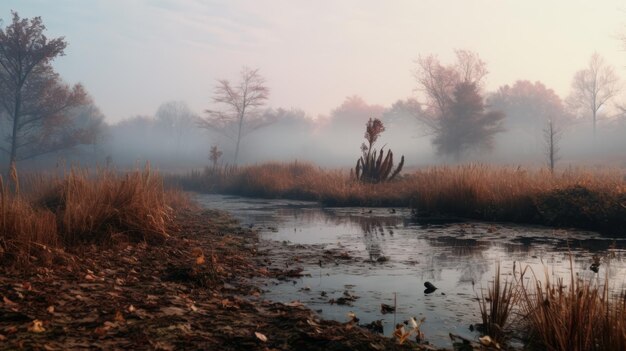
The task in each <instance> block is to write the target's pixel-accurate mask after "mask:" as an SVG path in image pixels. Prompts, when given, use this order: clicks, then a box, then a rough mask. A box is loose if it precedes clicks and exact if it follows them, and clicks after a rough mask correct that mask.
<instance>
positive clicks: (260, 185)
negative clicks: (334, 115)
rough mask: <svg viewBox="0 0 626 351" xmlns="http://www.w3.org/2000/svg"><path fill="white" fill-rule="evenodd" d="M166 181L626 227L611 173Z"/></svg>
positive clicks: (624, 205)
mask: <svg viewBox="0 0 626 351" xmlns="http://www.w3.org/2000/svg"><path fill="white" fill-rule="evenodd" d="M172 181H176V182H178V184H180V185H181V186H182V187H183V188H185V189H189V190H195V191H205V192H220V193H229V194H236V195H244V196H254V197H268V198H274V197H281V198H292V199H302V200H314V201H320V202H322V203H324V204H326V205H331V206H411V207H413V208H415V209H416V210H417V211H418V214H419V215H430V214H444V215H454V216H462V217H469V218H477V219H485V220H498V221H514V222H527V223H541V224H548V225H557V226H573V227H583V228H590V229H596V230H607V231H613V232H623V231H624V230H626V181H625V180H624V177H623V175H622V174H620V172H618V171H605V172H602V173H599V172H589V171H584V170H567V171H565V172H563V173H559V174H551V173H550V172H549V171H547V170H536V171H528V170H524V169H521V168H507V167H494V166H486V165H464V166H455V167H446V166H443V167H431V168H427V169H422V170H418V171H416V172H414V173H410V174H405V175H404V176H402V177H400V178H399V179H397V180H395V181H392V182H389V183H383V184H366V183H362V182H358V181H355V180H354V179H351V178H350V175H349V173H347V172H344V171H340V170H324V169H321V168H319V167H316V166H314V165H312V164H308V163H297V162H296V163H267V164H261V165H253V166H245V167H229V168H207V169H205V170H204V171H197V172H192V173H191V174H189V175H187V176H185V177H180V178H177V179H172Z"/></svg>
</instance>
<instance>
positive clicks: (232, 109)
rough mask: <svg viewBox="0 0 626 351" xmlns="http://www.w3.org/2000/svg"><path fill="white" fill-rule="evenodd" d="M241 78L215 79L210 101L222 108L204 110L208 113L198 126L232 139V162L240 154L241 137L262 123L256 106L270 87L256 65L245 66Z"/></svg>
mask: <svg viewBox="0 0 626 351" xmlns="http://www.w3.org/2000/svg"><path fill="white" fill-rule="evenodd" d="M240 79H241V80H240V81H239V83H238V84H237V85H235V86H233V85H232V84H231V83H230V82H229V81H228V80H225V79H222V80H218V84H217V85H216V86H215V90H214V93H213V102H214V103H215V104H217V105H219V106H221V107H222V109H216V110H210V109H209V110H206V112H207V114H208V117H207V118H204V119H202V120H201V122H200V126H201V127H204V128H208V129H212V130H215V131H217V132H219V133H221V134H223V135H225V136H226V137H228V138H230V139H232V140H233V141H234V142H235V155H234V158H233V163H234V164H237V158H238V157H239V148H240V144H241V139H242V138H243V137H244V136H245V135H246V134H247V133H249V132H251V131H253V130H256V129H258V128H260V127H261V126H263V125H265V123H264V120H263V119H262V118H261V114H260V113H259V112H260V111H259V109H260V107H261V106H263V105H264V104H265V102H266V100H267V99H268V97H269V88H268V87H267V86H266V85H265V79H264V78H263V77H262V76H261V75H260V74H259V69H258V68H257V69H249V68H247V67H244V68H243V69H242V70H241V74H240Z"/></svg>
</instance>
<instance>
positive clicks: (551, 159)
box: [543, 119, 562, 173]
mask: <svg viewBox="0 0 626 351" xmlns="http://www.w3.org/2000/svg"><path fill="white" fill-rule="evenodd" d="M561 136H562V134H561V130H560V129H558V128H557V127H556V125H555V123H554V122H553V121H552V119H550V120H549V121H548V124H547V125H546V128H545V129H544V130H543V138H544V141H545V143H546V158H547V161H548V167H550V173H554V167H556V163H557V162H558V161H559V159H560V158H561V157H560V156H559V141H561Z"/></svg>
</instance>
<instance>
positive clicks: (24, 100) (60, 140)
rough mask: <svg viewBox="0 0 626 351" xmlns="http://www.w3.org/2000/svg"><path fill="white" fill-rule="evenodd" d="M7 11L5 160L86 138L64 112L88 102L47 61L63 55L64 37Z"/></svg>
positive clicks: (2, 54)
mask: <svg viewBox="0 0 626 351" xmlns="http://www.w3.org/2000/svg"><path fill="white" fill-rule="evenodd" d="M12 15H13V20H12V22H11V24H9V25H8V26H6V27H5V28H0V110H1V111H2V115H3V117H4V118H6V119H7V121H8V124H9V128H7V129H8V132H7V134H6V135H5V137H6V141H7V144H8V145H7V146H6V147H4V146H3V147H2V151H4V152H6V153H7V154H8V156H9V164H10V165H14V164H15V162H16V161H18V160H20V159H25V158H30V157H34V156H37V155H40V154H42V153H45V152H51V151H56V150H61V149H64V148H69V147H72V146H75V145H78V144H82V143H87V142H89V141H90V140H92V139H91V137H90V132H88V131H87V130H85V129H82V128H71V126H72V123H73V122H75V120H73V119H72V118H71V117H70V116H69V115H68V114H69V113H70V112H71V111H72V110H73V109H75V108H77V107H79V106H82V105H88V104H90V99H89V98H88V96H87V93H86V92H85V90H84V89H83V87H82V85H80V84H77V85H75V86H73V87H70V86H68V85H66V84H64V83H63V82H62V80H61V78H60V77H59V75H58V74H57V73H56V72H54V70H53V69H52V66H51V65H50V63H51V61H52V60H53V59H54V58H56V57H57V56H60V55H63V51H64V49H65V47H66V45H67V44H66V42H65V40H64V39H63V38H55V39H49V38H47V37H46V36H45V35H44V30H45V29H46V28H45V26H44V25H43V23H42V21H41V18H40V17H34V18H33V19H27V18H24V19H21V18H20V17H19V15H18V14H17V13H16V12H13V13H12ZM22 151H24V152H23V153H22Z"/></svg>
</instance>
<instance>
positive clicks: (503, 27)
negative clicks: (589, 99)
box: [0, 0, 626, 123]
mask: <svg viewBox="0 0 626 351" xmlns="http://www.w3.org/2000/svg"><path fill="white" fill-rule="evenodd" d="M11 10H15V11H17V12H18V13H19V14H20V16H21V17H33V16H41V17H42V19H43V22H44V24H45V25H46V27H47V35H48V36H49V37H57V36H64V37H65V39H66V40H67V42H68V48H67V49H66V51H65V54H66V55H65V56H63V57H60V58H58V59H57V60H56V61H55V62H54V66H55V68H56V69H57V71H58V72H59V73H60V74H61V75H62V77H63V78H64V79H65V80H66V81H68V82H70V83H77V82H81V83H82V84H84V85H85V87H86V88H87V90H88V91H89V92H90V94H91V95H92V97H93V98H94V100H95V102H96V104H97V105H98V106H99V107H100V109H101V110H102V112H103V113H104V114H105V116H106V118H107V121H108V122H111V123H114V122H116V121H119V120H121V119H124V118H129V117H132V116H136V115H153V114H154V113H155V111H156V110H157V108H158V106H159V105H160V104H161V103H163V102H166V101H171V100H183V101H186V102H187V103H188V104H189V106H190V107H191V108H192V109H193V110H194V111H196V112H198V113H202V111H204V110H205V109H207V108H209V107H210V106H211V93H212V90H213V87H214V86H215V82H216V80H217V79H229V80H233V81H236V80H237V77H238V73H239V71H240V70H241V68H242V67H243V66H247V67H251V68H259V69H260V72H261V74H262V75H263V76H264V77H265V78H266V80H267V85H268V86H269V88H270V89H271V96H270V99H269V102H268V106H271V107H283V108H290V107H296V108H301V109H303V110H305V111H306V112H307V114H308V115H310V116H312V117H316V116H318V115H327V114H329V113H330V111H331V110H332V109H333V108H335V107H337V106H338V105H340V104H341V103H342V102H343V101H344V99H345V98H346V97H347V96H352V95H359V96H361V97H362V98H363V99H365V100H366V101H367V102H368V103H371V104H380V105H384V106H388V105H390V104H392V103H393V102H394V101H396V100H398V99H404V98H407V97H411V96H415V95H416V94H417V92H416V91H415V87H416V84H415V80H414V78H413V76H412V72H413V70H414V69H415V67H416V65H415V60H416V59H417V57H418V56H419V55H428V54H435V55H438V57H439V58H440V59H441V61H442V62H443V63H452V60H453V58H454V50H455V49H468V50H472V51H475V52H477V53H478V54H479V55H480V57H481V58H482V59H483V60H484V61H485V62H486V63H487V65H488V69H489V72H490V74H489V76H488V77H487V84H486V88H487V89H488V90H496V89H497V88H498V87H499V86H502V85H504V84H512V83H514V82H515V81H516V80H518V79H525V80H530V81H537V80H539V81H542V82H543V83H544V84H545V85H546V86H548V87H550V88H552V89H554V90H555V91H556V92H557V93H558V94H559V95H561V96H562V97H564V96H566V95H567V94H568V93H569V88H570V84H571V79H572V77H573V75H574V73H575V72H576V71H578V70H580V69H582V68H584V67H585V65H586V64H587V61H588V60H589V57H590V56H591V55H592V53H593V52H598V53H599V54H600V55H601V56H603V57H604V58H605V60H606V61H607V62H608V63H610V64H612V65H613V66H615V68H616V70H617V72H618V73H619V75H620V76H622V77H624V80H625V81H626V51H625V50H624V49H625V48H624V45H622V42H621V41H620V40H619V39H618V36H619V35H620V33H621V34H624V33H625V32H626V2H624V1H623V0H602V1H591V0H589V1H581V0H551V1H545V0H524V1H519V0H515V1H514V0H500V1H496V0H458V1H451V0H394V1H383V0H379V1H374V0H315V1H305V0H271V1H270V0H248V1H239V0H228V1H208V0H47V1H44V0H0V18H2V19H3V20H4V24H6V23H7V21H9V20H10V11H11Z"/></svg>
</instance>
